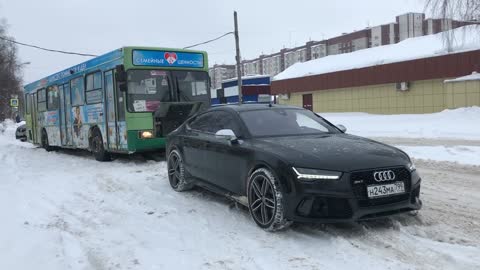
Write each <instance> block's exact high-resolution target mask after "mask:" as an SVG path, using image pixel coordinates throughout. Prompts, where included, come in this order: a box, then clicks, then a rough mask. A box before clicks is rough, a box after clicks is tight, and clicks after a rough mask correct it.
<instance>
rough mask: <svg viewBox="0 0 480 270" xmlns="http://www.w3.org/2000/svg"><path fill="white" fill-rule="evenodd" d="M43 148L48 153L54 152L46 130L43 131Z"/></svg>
mask: <svg viewBox="0 0 480 270" xmlns="http://www.w3.org/2000/svg"><path fill="white" fill-rule="evenodd" d="M41 146H42V148H43V149H45V150H46V151H47V152H51V151H53V150H54V147H53V146H50V144H49V143H48V135H47V131H46V130H45V129H42V137H41Z"/></svg>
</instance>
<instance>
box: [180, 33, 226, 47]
mask: <svg viewBox="0 0 480 270" xmlns="http://www.w3.org/2000/svg"><path fill="white" fill-rule="evenodd" d="M231 34H233V32H228V33H225V34H223V35H221V36H219V37H216V38H214V39H210V40H207V41H204V42H200V43H197V44H194V45H190V46H187V47H184V49H189V48H193V47H197V46H199V45H203V44H207V43H210V42H213V41H216V40H219V39H221V38H223V37H224V36H228V35H231Z"/></svg>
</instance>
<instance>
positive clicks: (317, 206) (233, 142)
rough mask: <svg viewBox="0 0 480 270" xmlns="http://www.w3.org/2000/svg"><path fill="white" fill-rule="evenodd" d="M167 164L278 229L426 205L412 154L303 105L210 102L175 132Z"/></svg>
mask: <svg viewBox="0 0 480 270" xmlns="http://www.w3.org/2000/svg"><path fill="white" fill-rule="evenodd" d="M167 163H168V177H169V181H170V185H171V186H172V188H173V189H174V190H176V191H185V190H188V189H191V188H192V187H193V186H201V187H204V188H207V189H210V190H212V191H214V192H217V193H220V194H224V195H226V196H228V197H230V198H232V199H234V200H236V201H238V202H240V203H242V204H244V205H246V206H247V207H248V208H249V211H250V214H251V216H252V217H253V220H254V221H255V222H256V223H257V224H258V226H260V227H262V228H264V229H266V230H270V231H274V230H279V229H282V228H285V227H287V226H288V225H290V224H291V223H292V222H294V221H298V222H303V221H305V222H312V221H314V222H324V223H327V222H345V221H357V220H364V219H373V218H378V217H384V216H389V215H392V214H397V213H402V212H408V211H414V210H418V209H420V208H421V206H422V202H421V201H420V198H419V195H420V182H421V179H420V176H419V175H418V173H417V171H416V170H415V167H414V165H413V163H412V161H411V160H410V158H409V157H408V155H407V154H406V153H405V152H403V151H401V150H399V149H397V148H395V147H392V146H389V145H385V144H383V143H380V142H376V141H373V140H370V139H366V138H362V137H358V136H353V135H349V134H346V133H345V128H344V127H343V126H341V125H339V126H338V127H337V126H334V125H333V124H331V123H330V122H328V121H327V120H325V119H324V118H322V117H320V116H318V115H316V114H314V113H312V112H311V111H309V110H305V109H301V108H297V107H290V106H281V105H269V104H266V105H265V104H255V105H254V104H249V105H241V106H239V105H225V106H218V107H213V108H210V109H209V110H207V111H205V112H203V113H201V114H198V115H196V116H194V117H192V118H190V119H189V120H187V121H186V122H185V123H184V124H183V125H181V126H180V127H179V128H178V129H176V130H175V131H173V132H172V133H170V135H169V136H168V145H167Z"/></svg>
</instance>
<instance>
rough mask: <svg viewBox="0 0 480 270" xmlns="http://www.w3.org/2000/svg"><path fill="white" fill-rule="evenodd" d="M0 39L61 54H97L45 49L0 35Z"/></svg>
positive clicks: (93, 55)
mask: <svg viewBox="0 0 480 270" xmlns="http://www.w3.org/2000/svg"><path fill="white" fill-rule="evenodd" d="M0 39H3V40H5V41H8V42H12V43H15V44H18V45H22V46H26V47H31V48H35V49H39V50H43V51H47V52H56V53H63V54H73V55H80V56H92V57H96V56H97V55H95V54H88V53H77V52H67V51H61V50H53V49H47V48H43V47H39V46H36V45H31V44H26V43H22V42H18V41H15V40H12V39H8V38H5V37H0Z"/></svg>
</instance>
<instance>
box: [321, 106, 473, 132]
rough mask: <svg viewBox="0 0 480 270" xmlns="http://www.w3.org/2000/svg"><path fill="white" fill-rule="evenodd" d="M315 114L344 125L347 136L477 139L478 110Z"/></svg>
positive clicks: (468, 108)
mask: <svg viewBox="0 0 480 270" xmlns="http://www.w3.org/2000/svg"><path fill="white" fill-rule="evenodd" d="M319 114H320V115H321V116H322V117H325V118H326V119H327V120H329V121H330V122H332V123H334V124H343V125H345V126H346V127H347V132H348V133H350V134H355V135H359V136H364V137H399V138H401V137H406V138H449V139H464V140H480V107H467V108H460V109H454V110H444V111H442V112H439V113H432V114H400V115H375V114H368V113H319Z"/></svg>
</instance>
